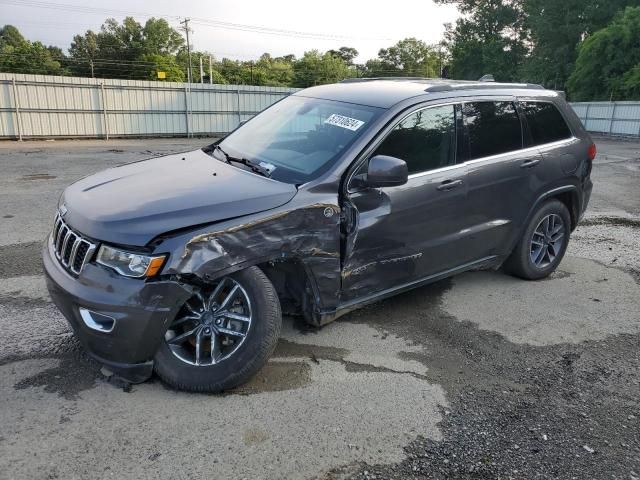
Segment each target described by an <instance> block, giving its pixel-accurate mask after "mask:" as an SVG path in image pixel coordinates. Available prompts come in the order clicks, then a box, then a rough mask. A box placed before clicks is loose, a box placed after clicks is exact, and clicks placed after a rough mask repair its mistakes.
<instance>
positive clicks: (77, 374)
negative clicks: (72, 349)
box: [14, 354, 100, 400]
mask: <svg viewBox="0 0 640 480" xmlns="http://www.w3.org/2000/svg"><path fill="white" fill-rule="evenodd" d="M51 363H52V364H55V365H56V366H53V367H51V368H48V369H46V370H43V371H42V372H39V373H37V374H36V375H33V376H31V377H27V378H25V379H23V380H21V381H19V382H18V383H16V384H15V385H14V388H15V389H16V390H24V389H26V388H33V387H44V391H45V392H47V393H57V394H58V395H59V396H61V397H63V398H65V399H66V400H76V399H77V398H78V395H79V394H80V393H81V392H82V391H84V390H89V389H91V388H93V387H94V386H95V381H96V379H97V378H99V377H100V365H98V363H96V362H94V361H93V360H91V359H89V358H88V357H86V356H85V355H82V354H77V355H69V356H63V357H60V358H51Z"/></svg>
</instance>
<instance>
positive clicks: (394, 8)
mask: <svg viewBox="0 0 640 480" xmlns="http://www.w3.org/2000/svg"><path fill="white" fill-rule="evenodd" d="M28 4H29V5H30V6H28ZM43 5H48V6H49V7H51V8H45V7H44V6H43ZM69 6H71V7H69ZM76 6H77V8H75V7H76ZM127 14H129V15H131V16H133V17H134V18H135V19H136V20H137V21H139V22H140V23H144V21H145V20H146V19H147V18H149V16H169V17H171V18H167V20H168V21H169V23H170V24H171V25H172V26H174V27H176V28H177V27H179V23H178V22H179V21H180V19H179V17H192V18H194V19H208V20H215V21H222V22H229V23H235V24H242V25H251V26H262V27H268V28H272V29H280V30H289V31H297V32H306V33H312V34H320V35H319V36H313V37H311V38H304V37H301V36H291V35H273V34H266V33H256V32H251V31H239V30H233V29H229V28H222V27H221V26H219V25H218V26H216V25H212V24H207V23H205V22H204V21H202V20H194V21H193V22H192V24H191V29H192V34H191V42H192V44H193V46H194V48H195V49H196V50H204V51H209V52H212V53H214V54H215V56H216V57H217V58H222V57H228V58H234V59H240V60H255V59H257V58H258V57H259V56H260V55H261V54H262V53H263V52H269V53H271V54H272V55H273V56H280V55H286V54H289V53H293V54H295V55H296V56H301V55H302V54H303V53H304V52H305V51H306V50H311V49H317V50H320V51H326V50H329V49H337V48H339V47H341V46H350V47H355V48H356V49H357V50H358V51H359V52H360V56H359V57H358V58H357V59H356V61H358V62H365V61H366V60H368V59H370V58H374V57H376V56H377V53H378V50H379V49H380V48H385V47H389V46H391V45H393V44H395V43H396V42H397V41H398V40H401V39H403V38H407V37H416V38H418V39H420V40H424V41H425V42H427V43H429V44H432V43H437V42H438V41H440V40H441V39H442V35H443V33H444V26H443V24H444V23H446V22H455V20H456V18H457V17H458V13H457V11H456V8H455V7H454V6H451V5H435V4H434V3H433V2H432V1H431V0H396V1H395V2H388V1H385V2H382V1H379V0H369V1H366V0H320V1H317V2H305V1H304V0H272V1H269V2H264V1H256V0H235V1H221V0H205V1H194V0H186V1H185V0H183V1H176V0H129V1H126V0H109V1H108V2H107V1H93V0H86V1H84V2H82V1H79V0H52V1H48V0H39V1H34V0H0V22H1V23H2V24H5V25H6V24H11V25H14V26H16V27H18V29H19V30H20V31H21V32H22V34H23V35H24V36H25V37H26V38H28V39H29V40H40V41H41V42H43V43H44V44H46V45H55V46H58V47H61V48H62V49H63V50H66V49H67V48H68V47H69V44H70V42H71V40H72V37H73V35H74V34H77V33H81V32H84V31H86V30H88V29H92V30H99V28H100V25H102V23H103V21H104V20H105V18H107V17H114V18H116V19H117V20H118V21H121V20H122V19H123V18H124V17H125V16H126V15H127Z"/></svg>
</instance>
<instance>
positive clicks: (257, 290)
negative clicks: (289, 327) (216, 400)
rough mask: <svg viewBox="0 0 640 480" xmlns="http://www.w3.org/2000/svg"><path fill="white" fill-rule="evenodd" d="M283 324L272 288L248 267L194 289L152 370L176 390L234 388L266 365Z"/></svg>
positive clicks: (266, 279)
mask: <svg viewBox="0 0 640 480" xmlns="http://www.w3.org/2000/svg"><path fill="white" fill-rule="evenodd" d="M281 325H282V315H281V312H280V302H279V300H278V295H277V293H276V291H275V288H274V287H273V284H272V283H271V282H270V281H269V279H268V278H267V276H266V275H265V274H264V273H263V272H262V270H260V269H259V268H258V267H249V268H247V269H245V270H242V271H239V272H236V273H233V274H231V275H229V276H226V277H222V278H220V279H218V280H217V281H216V282H215V283H214V284H212V285H209V286H207V287H204V288H200V289H198V290H197V291H195V293H194V295H193V296H192V297H191V298H189V299H188V300H187V301H186V302H185V303H184V305H183V306H182V308H181V309H180V311H179V312H178V314H177V315H176V318H175V319H174V320H173V322H172V323H171V325H170V326H169V329H168V330H167V332H166V334H165V340H164V342H162V344H161V346H160V348H159V350H158V352H157V353H156V356H155V362H154V368H155V371H156V373H157V374H158V376H159V377H160V378H161V379H162V380H163V381H165V382H166V383H168V384H169V385H171V386H172V387H174V388H178V389H180V390H188V391H194V392H219V391H222V390H227V389H230V388H233V387H236V386H238V385H241V384H243V383H245V382H246V381H247V380H249V379H250V378H251V377H252V376H253V375H254V374H255V373H256V372H257V371H258V370H259V369H260V368H262V366H263V365H264V364H265V363H266V362H267V360H268V358H269V356H270V355H271V353H272V352H273V350H274V349H275V347H276V343H277V342H278V337H279V336H280V328H281Z"/></svg>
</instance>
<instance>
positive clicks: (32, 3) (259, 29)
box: [0, 0, 390, 40]
mask: <svg viewBox="0 0 640 480" xmlns="http://www.w3.org/2000/svg"><path fill="white" fill-rule="evenodd" d="M0 3H4V4H8V5H16V6H21V7H35V8H48V9H52V10H61V11H71V12H76V13H91V14H103V15H127V16H135V15H137V16H143V17H159V18H165V19H172V20H177V19H179V18H180V17H179V16H177V15H164V14H152V13H145V12H132V11H127V10H116V9H106V8H97V7H88V6H83V5H70V4H65V3H51V2H43V1H38V0H0ZM191 20H192V21H193V23H197V24H198V25H202V26H211V27H217V28H223V29H228V30H239V31H245V32H253V33H263V34H267V35H280V36H287V37H299V38H313V39H316V40H359V39H360V40H390V39H389V38H381V37H371V38H364V37H354V36H349V35H330V34H325V33H319V32H304V31H298V30H286V29H280V28H272V27H266V26H261V25H245V24H241V23H232V22H225V21H222V20H215V19H210V18H203V17H192V18H191Z"/></svg>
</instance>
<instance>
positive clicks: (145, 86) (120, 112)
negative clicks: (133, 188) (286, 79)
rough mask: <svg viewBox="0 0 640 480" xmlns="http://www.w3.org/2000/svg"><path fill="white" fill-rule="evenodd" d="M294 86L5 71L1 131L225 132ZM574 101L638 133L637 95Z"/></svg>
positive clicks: (617, 131) (585, 118)
mask: <svg viewBox="0 0 640 480" xmlns="http://www.w3.org/2000/svg"><path fill="white" fill-rule="evenodd" d="M296 90H297V89H295V88H285V87H254V86H248V85H208V84H198V83H194V84H191V85H189V84H188V83H175V82H147V81H140V80H114V79H94V78H78V77H55V76H48V75H25V74H11V73H0V138H4V139H7V138H10V139H22V138H53V137H68V138H74V137H87V138H109V137H127V136H133V137H143V136H156V137H157V136H193V135H217V134H224V133H227V132H229V131H231V130H233V129H234V128H235V127H236V126H237V125H238V123H239V122H241V121H244V120H247V119H249V118H251V117H252V116H253V115H255V114H256V113H258V112H259V111H261V110H263V109H265V108H266V107H268V106H269V105H271V104H272V103H274V102H275V101H277V100H279V99H280V98H282V97H284V96H287V95H289V94H291V93H292V92H295V91H296ZM571 106H572V107H573V109H574V110H575V111H576V113H577V114H578V116H579V117H580V119H581V120H582V123H583V124H584V125H585V127H586V128H587V130H589V131H590V132H597V133H605V134H611V135H626V136H640V102H585V103H572V104H571Z"/></svg>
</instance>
